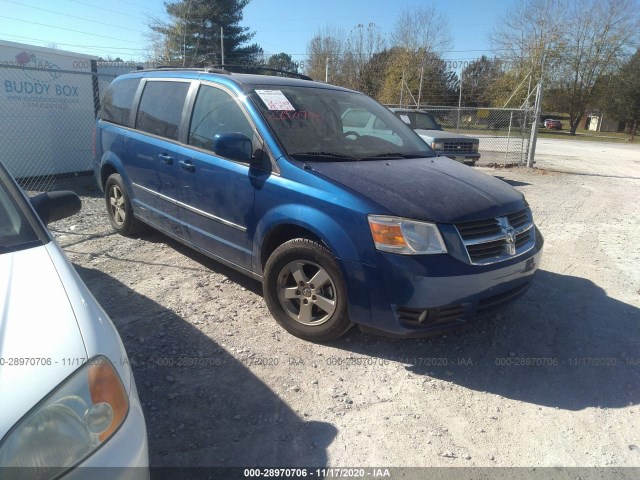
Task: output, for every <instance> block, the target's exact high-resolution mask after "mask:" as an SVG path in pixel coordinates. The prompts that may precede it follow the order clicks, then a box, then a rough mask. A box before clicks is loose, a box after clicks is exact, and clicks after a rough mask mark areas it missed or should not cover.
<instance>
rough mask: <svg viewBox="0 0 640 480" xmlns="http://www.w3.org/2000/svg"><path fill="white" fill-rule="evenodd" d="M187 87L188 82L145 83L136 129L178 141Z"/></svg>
mask: <svg viewBox="0 0 640 480" xmlns="http://www.w3.org/2000/svg"><path fill="white" fill-rule="evenodd" d="M189 86H190V83H189V82H147V84H146V85H145V87H144V91H143V92H142V99H141V100H140V107H139V108H138V115H137V116H136V128H137V129H139V130H142V131H143V132H147V133H151V134H153V135H159V136H161V137H165V138H168V139H170V140H178V127H179V125H180V119H181V118H182V108H183V107H184V101H185V98H187V92H188V91H189Z"/></svg>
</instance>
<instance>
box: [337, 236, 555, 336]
mask: <svg viewBox="0 0 640 480" xmlns="http://www.w3.org/2000/svg"><path fill="white" fill-rule="evenodd" d="M542 244H543V240H542V236H541V235H540V233H539V232H537V230H536V244H535V246H534V248H533V249H532V250H530V251H528V252H526V253H524V254H522V255H520V256H518V257H515V258H513V259H512V260H507V261H504V262H501V263H498V264H493V265H485V266H478V265H468V264H464V263H462V262H460V261H459V260H457V259H455V258H453V257H452V256H450V255H448V254H443V255H424V256H405V255H394V254H384V253H380V257H379V262H378V264H377V265H376V266H370V265H362V264H361V265H360V266H361V269H360V274H359V275H358V277H359V279H360V280H361V281H362V284H361V285H359V286H356V285H354V284H353V283H351V282H350V285H348V290H349V292H350V295H349V296H350V303H349V314H350V317H351V319H352V320H353V321H354V322H356V323H358V324H359V325H360V327H361V328H362V329H364V330H373V331H376V332H378V333H382V334H389V335H393V336H404V337H414V336H422V335H430V334H434V333H439V332H442V331H447V330H451V329H453V328H458V327H462V326H465V325H467V324H470V323H473V322H474V321H475V320H477V319H480V318H483V317H487V316H490V315H492V314H494V313H495V312H497V311H499V310H501V309H503V308H504V307H506V306H507V305H509V304H510V303H511V302H512V301H514V300H515V299H516V298H518V297H519V296H521V295H522V294H524V293H525V292H526V290H527V288H528V287H529V285H530V284H531V281H532V280H533V276H534V273H535V271H536V270H537V268H538V266H539V265H540V261H541V259H542V246H543V245H542ZM354 288H355V289H357V290H356V291H361V289H364V290H365V291H367V292H368V293H369V298H368V301H369V308H368V309H367V308H363V305H362V300H363V299H362V297H361V296H360V297H359V296H358V295H353V296H352V295H351V292H352V291H354Z"/></svg>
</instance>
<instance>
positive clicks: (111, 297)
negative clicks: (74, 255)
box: [75, 254, 337, 467]
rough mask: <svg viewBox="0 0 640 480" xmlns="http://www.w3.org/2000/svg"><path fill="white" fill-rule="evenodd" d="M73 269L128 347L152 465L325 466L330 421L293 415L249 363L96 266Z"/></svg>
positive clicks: (331, 434) (332, 431)
mask: <svg viewBox="0 0 640 480" xmlns="http://www.w3.org/2000/svg"><path fill="white" fill-rule="evenodd" d="M196 255H197V254H196ZM202 258H204V257H202ZM75 268H76V270H77V271H78V273H79V274H80V276H81V277H82V279H83V280H84V281H85V282H86V283H87V284H88V285H100V289H99V290H97V291H94V292H93V293H94V295H95V297H96V298H97V299H98V301H99V302H100V303H101V304H102V306H103V308H104V309H105V310H106V311H107V313H108V314H109V316H110V317H111V318H112V320H113V322H114V323H115V324H116V326H117V327H118V330H119V332H120V335H121V337H122V340H123V342H124V344H125V347H126V349H127V353H128V355H129V358H130V361H131V362H132V368H133V371H134V375H135V379H136V383H137V386H138V393H139V396H140V399H141V401H142V403H143V409H144V413H145V417H146V420H147V430H148V437H149V450H150V462H151V465H152V466H154V467H162V466H256V465H259V466H277V465H287V466H291V467H295V466H311V465H313V466H316V465H317V466H323V465H326V464H327V461H328V460H327V454H326V447H327V446H328V445H329V444H330V443H331V442H332V440H333V439H334V437H335V436H336V433H337V432H336V429H335V428H334V427H333V426H332V425H330V424H327V423H322V422H307V421H304V420H303V419H302V418H300V417H298V416H297V415H296V414H295V412H293V411H292V410H291V409H290V408H289V407H288V406H287V405H286V404H285V403H284V402H283V401H282V400H281V399H280V398H279V397H278V396H277V395H276V394H275V393H274V392H273V391H272V390H270V389H269V388H268V387H267V386H266V385H265V384H264V383H262V382H261V381H260V380H259V379H258V378H257V377H255V376H254V375H253V374H252V373H251V371H250V370H249V369H247V368H246V367H245V366H244V365H243V364H241V363H240V362H238V361H237V360H236V359H235V358H234V357H233V356H232V355H231V354H229V353H228V352H227V351H226V350H224V349H223V348H221V347H220V346H219V345H217V344H216V343H215V342H214V341H213V340H211V338H209V337H208V336H206V335H204V334H203V333H201V332H200V331H199V330H198V329H197V328H195V327H194V326H192V325H191V324H189V323H188V322H186V321H184V320H183V319H182V318H181V317H180V316H178V315H176V314H175V313H174V312H173V311H171V310H169V309H167V308H165V307H163V306H161V305H159V304H158V303H156V302H155V301H153V300H151V299H149V298H147V297H145V296H143V295H140V294H138V293H136V292H135V291H133V290H131V289H130V288H128V287H127V286H126V285H124V284H122V283H121V282H119V281H118V280H116V279H114V278H112V277H111V276H109V275H107V274H105V273H103V272H101V271H99V270H94V269H89V268H85V267H82V266H79V265H75ZM244 279H245V280H246V281H248V282H247V283H249V282H250V281H249V279H247V278H246V277H244ZM251 283H256V282H251ZM94 290H96V289H94ZM123 299H126V302H124V301H123Z"/></svg>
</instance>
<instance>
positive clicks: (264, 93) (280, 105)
mask: <svg viewBox="0 0 640 480" xmlns="http://www.w3.org/2000/svg"><path fill="white" fill-rule="evenodd" d="M256 93H257V94H258V96H259V97H260V98H261V99H262V101H263V102H264V104H265V105H266V106H267V108H268V109H269V110H295V108H293V105H291V102H289V100H287V97H285V96H284V93H282V92H281V91H280V90H256Z"/></svg>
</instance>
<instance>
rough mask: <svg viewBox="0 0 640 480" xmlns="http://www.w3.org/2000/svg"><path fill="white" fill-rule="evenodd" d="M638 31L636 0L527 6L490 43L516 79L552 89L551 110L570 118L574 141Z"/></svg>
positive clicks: (535, 1) (536, 0)
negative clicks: (540, 82)
mask: <svg viewBox="0 0 640 480" xmlns="http://www.w3.org/2000/svg"><path fill="white" fill-rule="evenodd" d="M639 29H640V23H639V21H638V2H637V0H528V1H526V2H524V3H522V4H520V5H519V6H518V7H516V8H515V9H514V10H511V11H510V12H508V13H507V15H506V17H505V19H504V20H503V22H502V24H501V26H500V27H499V28H498V29H496V30H495V31H494V32H493V35H492V37H491V40H492V43H493V45H494V48H496V50H498V51H500V52H501V57H502V58H503V59H504V61H505V63H506V64H507V65H509V66H511V70H512V72H514V71H515V72H516V77H521V78H523V77H525V75H527V74H529V75H531V78H532V79H533V81H534V82H536V81H538V80H540V79H544V81H545V87H550V88H552V89H553V91H554V92H555V94H554V95H553V99H554V104H553V106H551V108H553V109H555V110H557V111H560V112H566V113H568V114H569V117H570V124H571V129H570V132H571V134H572V135H574V134H575V132H576V129H577V127H578V125H579V123H580V120H581V118H582V117H583V116H584V114H585V112H586V111H587V109H588V108H589V105H590V104H591V102H592V100H593V96H594V88H595V86H596V85H597V83H598V81H599V80H600V79H601V78H603V76H604V75H606V74H608V73H609V72H611V71H612V70H615V69H616V68H617V67H618V65H619V64H620V61H621V59H622V58H623V56H624V54H625V53H627V52H628V50H629V47H631V46H632V45H633V44H634V41H636V39H637V35H638V30H639ZM547 105H548V102H547Z"/></svg>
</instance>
